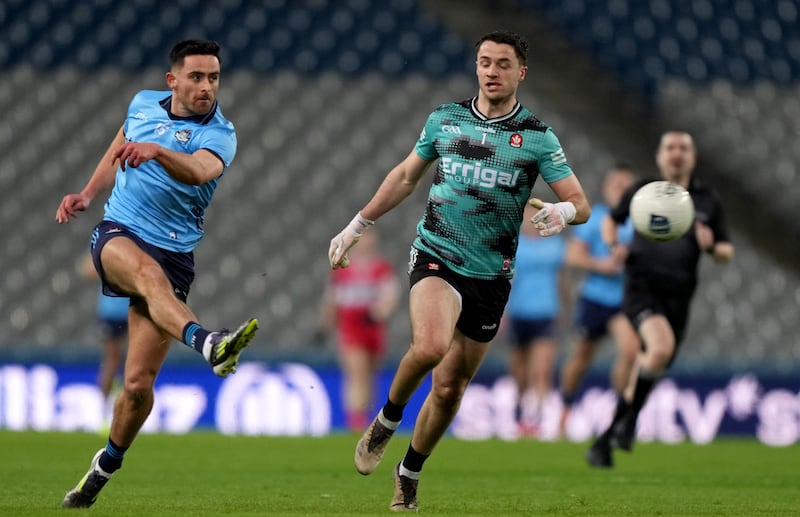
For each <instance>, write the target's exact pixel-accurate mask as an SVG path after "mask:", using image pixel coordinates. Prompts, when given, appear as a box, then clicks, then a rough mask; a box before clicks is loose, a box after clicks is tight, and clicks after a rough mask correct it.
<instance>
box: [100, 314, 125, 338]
mask: <svg viewBox="0 0 800 517" xmlns="http://www.w3.org/2000/svg"><path fill="white" fill-rule="evenodd" d="M97 322H98V324H99V326H100V331H101V332H102V333H103V338H104V339H117V338H121V337H122V336H124V335H125V334H126V333H127V332H128V320H127V319H124V320H110V319H107V318H100V319H99V320H98V321H97Z"/></svg>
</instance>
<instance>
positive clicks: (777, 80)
mask: <svg viewBox="0 0 800 517" xmlns="http://www.w3.org/2000/svg"><path fill="white" fill-rule="evenodd" d="M519 1H520V2H521V1H522V0H519ZM200 4H201V2H200V1H199V0H180V1H177V2H173V3H169V4H168V5H162V4H161V3H159V2H156V1H154V0H136V1H132V2H111V1H108V0H91V1H86V2H78V1H69V0H49V1H44V0H7V1H6V2H5V3H4V4H3V5H2V6H0V33H3V34H6V35H7V37H6V38H4V39H2V40H0V68H2V70H3V73H4V80H3V81H0V110H1V111H2V112H3V113H4V114H5V118H6V121H7V123H6V124H3V125H1V126H0V145H2V147H3V148H4V149H7V150H8V152H7V153H4V156H3V157H2V158H0V188H2V190H3V192H6V193H9V192H13V195H7V196H5V198H4V202H3V204H2V206H0V215H2V216H3V221H4V222H5V223H6V224H5V225H4V227H3V229H2V230H0V232H2V240H3V242H4V245H3V247H2V248H0V263H1V264H2V265H3V269H4V275H3V280H2V284H0V285H2V293H3V295H2V298H0V317H1V318H2V322H3V323H2V328H3V329H4V333H3V337H2V338H0V352H6V353H10V352H11V351H13V350H14V349H17V348H20V347H30V348H41V349H47V348H48V347H52V346H54V345H58V346H59V347H60V348H61V349H62V350H65V349H66V350H71V349H76V350H87V349H89V350H90V349H92V347H94V346H96V345H95V341H96V339H97V334H96V330H95V328H94V326H93V325H92V317H93V307H94V301H95V296H96V290H95V285H94V284H92V283H91V282H87V281H85V280H83V279H81V278H80V276H79V274H78V273H77V264H78V263H79V261H80V260H81V259H82V254H83V253H85V251H86V249H87V245H88V237H89V232H90V229H91V227H92V226H93V225H94V223H95V222H96V221H97V220H98V219H99V217H100V215H101V212H102V210H101V206H100V203H99V201H98V204H97V205H96V206H93V207H91V209H90V210H89V212H88V213H87V214H84V215H83V216H82V217H81V218H79V219H78V220H77V221H74V222H73V223H71V224H70V225H67V226H62V227H59V226H58V225H56V224H55V223H54V222H53V215H54V213H55V209H56V207H57V205H58V202H59V200H60V199H61V196H62V195H63V194H65V193H67V192H70V191H74V190H75V189H78V188H80V187H81V186H82V185H83V184H84V182H85V181H86V179H87V178H88V176H89V174H91V171H92V170H93V168H94V166H95V164H96V162H97V160H98V159H99V157H100V156H101V154H102V152H103V150H104V149H105V147H106V146H107V145H108V142H109V141H110V139H111V137H112V136H113V134H114V132H115V131H116V129H117V128H118V126H119V124H120V123H121V122H122V118H123V116H124V110H125V107H126V103H127V102H128V100H129V99H130V97H131V95H132V94H133V93H134V92H135V91H136V90H138V89H141V88H162V87H163V71H164V69H165V66H166V65H165V56H164V53H165V48H166V47H168V46H169V45H170V44H171V43H172V42H173V41H175V40H177V39H180V38H183V37H193V36H197V35H198V34H202V35H203V36H205V37H212V38H216V39H218V40H220V41H221V42H223V45H224V48H225V53H224V55H223V67H224V75H223V81H222V90H221V93H220V103H221V105H222V107H223V111H224V113H225V114H226V116H228V117H229V118H230V119H232V120H234V121H235V123H236V127H237V134H238V138H239V152H238V154H237V157H236V159H235V161H234V164H233V166H232V167H231V168H230V170H229V171H228V172H227V174H226V177H225V178H224V180H223V181H222V183H221V184H220V188H219V190H218V192H217V194H216V197H215V200H214V203H212V205H211V208H210V210H209V213H208V217H207V224H206V232H207V237H206V239H205V240H204V242H203V244H202V245H201V246H200V247H199V248H198V251H197V254H196V261H197V267H198V272H199V275H198V278H197V280H196V283H195V285H194V286H193V290H192V293H191V296H190V304H191V305H192V307H193V308H194V309H195V310H196V312H197V313H198V315H199V316H200V318H201V321H203V322H204V324H206V325H208V326H210V327H220V326H233V325H237V324H238V323H239V321H240V320H243V319H244V318H246V317H250V316H257V317H259V318H260V319H261V321H262V324H263V325H262V326H263V330H262V331H261V332H260V334H259V336H258V338H257V343H256V345H255V346H254V349H255V352H254V353H256V354H257V353H258V352H259V351H261V352H264V353H310V354H314V353H318V351H316V350H315V349H313V348H310V345H309V342H310V336H311V334H312V333H313V331H314V330H315V327H316V324H317V319H318V308H319V299H320V296H321V292H322V289H324V285H325V280H326V278H327V274H328V265H327V259H326V251H327V247H328V241H329V239H330V238H331V236H332V235H334V234H335V233H336V232H337V231H338V230H339V229H340V227H341V226H343V225H344V224H345V223H346V222H347V221H348V220H349V219H350V217H352V214H353V213H354V212H355V211H356V210H357V209H359V208H360V207H361V206H362V205H363V203H364V202H365V201H366V200H367V198H368V196H369V195H371V193H372V192H373V191H374V190H375V188H376V187H377V186H378V184H379V183H380V181H381V180H382V178H383V176H384V174H385V173H386V172H387V171H388V170H389V168H390V167H391V166H392V165H394V163H396V162H397V161H398V160H399V159H401V158H402V157H403V156H405V154H406V153H408V151H409V150H410V149H411V148H412V146H413V145H414V141H415V140H416V135H417V133H418V131H419V129H420V128H421V126H422V124H423V122H424V119H425V116H426V115H427V114H428V113H429V112H430V111H431V110H432V109H433V108H434V107H435V106H436V105H437V104H439V103H441V102H445V101H450V100H457V99H461V98H464V97H467V96H469V95H471V94H472V93H473V92H474V90H475V84H474V75H473V70H472V67H473V64H472V62H473V57H472V52H471V48H470V45H469V43H468V42H466V41H465V40H463V39H462V38H461V37H459V36H457V35H456V34H455V33H454V32H451V31H450V30H448V28H447V27H445V26H444V25H442V22H441V21H440V20H437V19H435V18H433V17H432V16H431V15H430V14H428V13H427V12H426V11H425V10H424V9H422V8H421V7H420V5H419V4H418V2H416V1H414V0H392V1H387V2H378V1H377V0H375V1H370V0H351V1H349V2H344V3H340V2H333V1H325V0H318V1H309V2H303V3H302V4H301V5H298V4H296V3H293V2H288V1H282V0H264V1H262V2H246V1H242V0H224V1H221V2H217V3H215V4H214V6H213V7H205V8H203V9H200V8H199V6H200ZM524 4H525V5H526V6H528V7H529V8H530V9H542V10H543V12H545V13H546V15H547V16H549V17H552V19H553V21H554V23H557V24H559V25H560V26H562V27H565V28H566V29H568V30H570V31H574V34H575V38H576V39H575V41H578V42H580V43H582V44H584V45H586V47H587V48H588V49H590V50H591V51H592V52H593V54H594V55H595V57H596V58H597V59H598V60H599V61H600V62H601V63H605V64H606V65H609V66H613V67H614V68H615V69H617V70H618V71H620V73H622V74H623V76H624V77H625V79H624V81H623V82H625V83H626V84H628V85H629V86H631V87H632V88H636V89H637V90H638V91H639V92H641V93H643V94H644V95H654V96H655V95H656V92H657V91H658V93H657V95H658V97H657V98H658V99H663V100H659V101H658V102H664V103H665V105H667V106H670V107H671V108H675V109H674V110H672V116H674V117H676V119H682V120H687V121H690V122H691V125H692V127H696V128H697V129H698V131H700V135H698V136H700V139H702V141H703V142H704V145H705V146H706V147H707V149H709V150H711V151H713V153H714V158H715V159H718V160H720V162H723V163H727V162H730V163H729V166H730V167H731V168H736V167H735V165H736V163H737V157H738V156H740V154H741V153H747V154H748V155H749V157H750V158H752V159H754V160H764V159H766V158H767V157H769V156H771V155H774V154H775V153H777V152H778V151H780V152H781V158H780V159H779V160H778V161H777V162H775V166H774V167H772V168H771V171H770V172H773V173H775V174H776V175H777V181H779V182H780V185H782V186H783V187H784V192H786V194H787V195H786V199H785V200H782V201H781V200H776V203H779V204H780V207H781V209H782V210H786V213H790V212H788V209H789V207H794V206H796V205H797V201H798V200H800V199H796V198H794V197H792V196H796V195H799V194H798V193H797V192H793V191H792V189H790V186H791V185H793V182H794V181H795V179H796V177H797V174H798V172H797V171H798V166H800V165H799V164H800V154H799V153H798V152H797V151H796V150H795V146H793V145H787V144H788V142H789V139H790V138H791V137H796V136H797V126H796V120H797V117H798V115H800V103H798V102H797V86H796V85H797V82H796V79H797V74H798V73H800V70H798V68H797V66H796V65H797V63H798V59H797V52H799V51H800V45H798V44H797V39H796V29H795V28H794V25H792V23H791V22H792V21H793V20H794V22H795V24H796V21H797V20H796V10H795V11H794V12H795V14H794V15H793V14H792V10H791V7H792V5H793V4H791V3H789V2H777V3H775V6H774V8H772V10H771V11H769V13H772V14H770V17H769V20H772V22H764V21H762V22H761V23H760V24H758V23H756V21H754V18H753V17H752V16H751V17H750V18H748V17H747V12H748V11H747V8H745V7H737V9H736V10H734V11H733V12H728V13H725V14H724V15H720V16H717V14H719V13H718V11H719V9H720V7H719V4H720V2H714V1H711V0H709V1H707V2H695V3H694V4H693V5H695V6H696V7H695V10H696V11H697V10H699V12H695V13H693V14H692V15H691V16H690V15H689V13H684V14H681V16H679V17H677V18H674V17H673V15H676V13H680V11H679V10H677V9H675V8H670V7H669V6H670V5H671V3H669V2H665V1H656V0H654V1H652V2H648V3H641V4H640V3H638V2H635V1H633V0H628V1H626V0H609V1H608V2H588V1H587V2H581V1H577V0H566V1H564V2H555V1H553V2H546V1H543V0H542V1H539V0H536V1H534V0H526V1H525V2H524ZM740 4H741V5H746V4H750V2H746V1H742V2H738V3H737V6H739V5H740ZM556 5H560V6H563V7H562V8H557V7H556ZM770 5H771V4H770ZM376 6H381V8H380V9H378V8H376ZM697 6H699V7H697ZM762 7H763V6H761V5H760V4H759V9H762ZM648 9H649V11H648ZM708 9H711V12H712V14H713V16H712V15H708V16H707V15H706V14H704V13H706V11H707V10H708ZM759 12H763V11H759ZM587 20H588V21H587ZM725 20H728V21H727V22H726V21H725ZM589 21H590V22H591V23H589ZM586 23H589V26H588V27H589V29H588V32H587V30H586V27H585V26H584V25H585V24H586ZM734 26H735V27H736V30H738V31H739V32H738V33H737V34H739V35H740V39H741V38H742V37H744V36H743V35H750V34H751V33H753V31H755V30H760V31H761V34H760V36H761V37H760V38H758V39H757V41H760V42H761V43H760V45H761V47H759V45H757V44H753V45H752V49H751V50H750V51H748V52H750V53H746V54H736V53H734V54H733V56H732V57H729V56H730V54H729V51H730V47H731V45H733V43H731V41H730V40H731V37H730V34H732V32H731V31H733V28H732V27H734ZM90 27H91V28H92V30H89V28H90ZM759 27H760V28H759ZM715 28H716V29H715ZM712 29H713V30H712ZM778 33H780V34H781V35H782V37H783V38H784V39H782V40H781V42H782V43H775V42H773V41H772V39H771V38H774V37H775V35H776V34H778ZM753 37H754V38H755V36H753ZM714 38H716V40H715V41H717V43H714V42H713V41H711V40H710V39H714ZM726 38H727V39H726ZM707 39H709V41H706V40H707ZM648 41H649V42H650V43H651V44H649V45H648V44H643V42H645V43H647V42H648ZM757 47H759V48H761V49H762V51H763V53H764V54H765V55H767V56H770V59H772V61H771V63H773V65H772V66H770V67H764V66H755V65H753V63H755V62H756V61H757V60H755V58H753V56H752V55H751V54H752V53H757V50H753V49H757ZM704 49H705V50H704ZM781 50H782V51H783V53H782V54H781V53H780V51H781ZM687 52H688V53H689V54H685V53H687ZM717 54H719V55H720V56H725V57H720V58H719V59H717V60H715V59H713V58H714V56H716V55H717ZM612 57H613V58H614V59H613V60H612V59H611V58H612ZM692 59H694V60H696V61H697V63H695V65H696V66H695V65H692V67H688V63H689V62H690V61H691V62H692V63H694V61H692ZM740 62H743V63H745V65H743V66H742V67H741V70H745V69H746V71H747V73H746V74H745V75H742V74H740V73H739V72H737V71H738V70H740V68H739V67H737V66H734V65H735V64H736V63H740ZM642 63H644V66H641V65H642ZM681 63H682V64H683V65H681ZM700 63H702V66H700ZM781 63H783V65H782V64H781ZM684 65H685V66H684ZM681 66H684V67H683V68H681ZM699 70H705V72H704V73H702V74H701V73H700V72H699ZM757 74H758V75H757ZM787 74H788V75H787ZM667 76H669V77H672V76H675V79H674V80H673V81H670V82H666V83H665V82H663V81H662V79H664V78H665V77H667ZM712 79H713V80H712ZM755 79H759V82H757V83H753V84H754V86H752V85H751V83H750V82H748V81H751V80H755ZM767 79H768V80H769V81H770V82H766V81H767ZM784 79H785V80H784ZM792 81H793V82H792ZM698 92H701V93H702V94H701V95H698ZM753 92H755V94H754V95H755V97H754V96H753ZM792 94H793V97H792ZM520 95H521V98H522V100H523V102H524V103H525V104H526V105H528V106H531V107H534V108H535V107H536V106H540V105H544V104H549V103H547V102H545V101H546V99H542V98H540V97H538V96H537V94H536V92H535V91H533V90H525V91H522V92H521V94H520ZM754 98H755V99H756V100H753V99H754ZM656 105H658V103H656ZM550 108H551V112H549V113H548V117H547V118H546V122H548V123H549V124H551V125H553V126H554V127H558V131H559V135H561V137H562V143H563V144H564V147H565V149H567V152H568V156H569V158H570V162H571V163H572V165H573V167H574V168H575V170H578V171H586V174H585V175H584V176H582V180H583V181H584V183H585V184H586V186H587V189H588V190H589V191H590V192H591V193H596V192H597V190H598V187H599V176H600V173H601V172H602V171H603V170H605V169H606V168H608V167H610V166H611V165H612V164H613V163H614V162H615V161H616V157H615V156H612V155H611V154H610V153H609V151H608V150H607V149H604V148H602V147H598V146H597V145H596V142H595V141H594V140H593V139H592V137H591V133H589V132H588V131H587V130H586V129H585V128H584V126H583V123H582V121H581V120H580V119H578V118H575V117H572V116H569V115H567V114H566V113H567V112H559V111H558V109H555V108H553V106H552V105H551V106H550ZM678 108H679V109H678ZM751 124H752V125H760V126H761V127H762V132H763V137H764V139H763V140H756V139H754V138H752V135H750V134H749V133H748V132H747V127H749V126H750V125H751ZM631 131H636V128H631ZM732 141H733V142H739V145H737V146H735V147H736V149H735V151H736V152H731V142H732ZM742 141H744V144H741V142H742ZM787 149H788V150H790V151H786V150H787ZM732 178H735V179H734V180H735V181H741V182H743V183H742V186H743V188H753V189H760V188H762V185H763V183H764V180H763V178H762V177H755V176H753V175H746V174H741V175H737V176H734V177H732ZM537 188H541V187H537ZM424 197H425V196H424V194H423V193H422V192H418V193H417V194H416V195H415V196H414V197H412V198H410V199H409V200H408V201H407V203H405V204H403V205H401V207H399V208H398V209H397V210H396V211H394V212H392V213H391V214H389V215H387V216H386V217H385V218H384V219H382V220H381V222H380V225H379V226H378V228H379V230H380V231H381V233H382V235H383V237H384V239H383V240H384V244H385V246H384V247H385V249H386V251H387V252H388V253H389V254H390V255H391V257H392V258H393V260H395V262H396V265H397V269H398V272H400V273H401V274H402V272H403V271H404V260H405V257H406V256H407V248H408V245H409V243H410V241H411V240H412V238H413V235H414V224H415V223H416V221H417V220H418V218H419V217H420V215H421V214H422V211H423V209H424V202H425V199H424ZM729 209H733V207H729ZM734 239H735V242H736V244H737V248H738V252H739V255H738V257H737V260H736V262H735V263H734V264H732V265H731V266H729V267H727V268H717V267H712V266H711V265H710V264H707V263H704V264H703V273H704V275H705V276H704V284H703V285H704V288H703V289H702V290H701V291H700V293H699V295H698V297H697V300H696V303H695V307H694V318H693V323H692V325H691V332H690V335H689V337H688V338H687V342H689V343H691V345H688V346H686V347H685V353H682V357H681V360H682V361H684V362H685V363H686V364H690V363H698V364H706V363H709V362H714V363H717V364H723V365H725V364H727V365H730V366H733V367H735V366H737V365H741V364H752V363H753V362H769V364H770V365H780V364H783V365H786V364H787V363H788V364H791V362H792V361H795V362H796V361H797V360H798V359H799V358H800V357H799V356H800V351H798V350H796V349H795V348H796V347H790V346H785V345H786V344H787V343H792V342H794V341H793V340H796V334H797V330H798V329H797V322H796V319H795V318H794V314H793V311H792V310H791V308H793V307H794V308H796V307H797V305H798V303H800V288H798V282H797V272H796V271H792V270H787V269H786V268H785V267H781V266H780V265H779V264H778V263H777V262H776V261H775V260H773V259H772V258H770V257H769V256H767V255H764V254H763V253H760V252H759V250H758V249H757V248H756V247H755V246H754V245H753V244H752V241H751V239H750V237H748V236H747V235H744V234H742V233H741V231H740V230H739V229H734ZM753 271H758V272H759V274H758V275H753V274H752V272H753ZM742 293H748V294H747V295H746V296H742ZM775 307H778V309H775ZM405 314H406V313H405V310H403V311H401V312H400V314H399V315H398V317H397V318H395V319H394V320H393V321H392V328H391V333H392V334H391V335H392V343H393V345H392V346H393V347H394V350H395V351H399V350H402V349H403V348H404V347H405V346H406V344H407V340H408V323H407V319H406V317H405ZM608 348H609V347H606V351H605V352H604V353H606V354H609V353H611V352H610V350H609V349H608ZM267 351H268V352H267ZM773 360H774V361H773Z"/></svg>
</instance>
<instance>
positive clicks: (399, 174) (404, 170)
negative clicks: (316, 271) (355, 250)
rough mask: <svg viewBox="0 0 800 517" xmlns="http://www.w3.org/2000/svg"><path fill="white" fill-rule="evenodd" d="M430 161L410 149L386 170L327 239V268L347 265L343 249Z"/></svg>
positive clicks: (407, 189)
mask: <svg viewBox="0 0 800 517" xmlns="http://www.w3.org/2000/svg"><path fill="white" fill-rule="evenodd" d="M430 164H431V162H430V161H426V160H423V159H422V158H420V156H419V155H418V154H417V152H416V150H412V151H411V153H410V154H409V155H408V156H407V157H406V158H405V159H404V160H403V161H402V162H400V163H398V164H397V165H396V166H395V167H394V168H393V169H392V170H391V171H389V174H387V175H386V178H384V180H383V183H381V185H380V187H378V190H377V191H376V192H375V195H373V196H372V199H370V201H369V202H368V203H367V204H366V206H365V207H364V208H362V209H361V211H359V212H358V214H356V216H355V217H354V218H353V220H352V221H350V223H349V224H348V225H347V226H345V228H344V229H343V230H342V231H341V232H339V233H338V234H337V235H336V236H335V237H334V238H333V239H331V243H330V246H329V248H328V260H329V262H330V264H331V268H333V269H336V268H340V267H347V266H348V265H349V264H350V260H349V259H348V257H347V251H348V250H349V249H350V248H352V247H353V246H355V244H356V243H357V242H358V239H360V238H361V234H362V233H363V232H364V231H366V230H367V228H369V227H370V226H372V224H374V223H375V220H376V219H378V218H379V217H381V216H382V215H383V214H385V213H386V212H388V211H389V210H391V209H392V208H394V207H396V206H397V205H399V204H400V203H401V202H402V201H403V200H404V199H405V198H407V197H408V196H409V195H411V193H412V192H414V190H415V189H416V188H417V185H418V184H419V182H420V180H421V179H422V177H423V176H424V175H425V171H427V170H428V166H430Z"/></svg>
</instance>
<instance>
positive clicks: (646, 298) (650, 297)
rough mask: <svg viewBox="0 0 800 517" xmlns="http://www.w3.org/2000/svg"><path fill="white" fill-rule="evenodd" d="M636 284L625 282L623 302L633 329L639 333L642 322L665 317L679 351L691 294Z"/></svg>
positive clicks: (643, 344) (687, 317)
mask: <svg viewBox="0 0 800 517" xmlns="http://www.w3.org/2000/svg"><path fill="white" fill-rule="evenodd" d="M634 283H635V282H628V281H626V282H625V297H624V300H623V302H622V309H623V312H624V313H625V315H626V316H627V317H628V319H629V320H630V321H631V323H632V324H633V328H635V329H636V330H637V331H638V330H639V326H640V325H641V324H642V322H643V321H644V320H645V319H646V318H647V317H649V316H652V315H653V314H660V315H662V316H664V317H665V318H667V321H668V322H669V326H670V327H672V333H673V334H675V349H676V351H677V347H678V345H679V344H680V343H681V341H683V338H684V336H685V334H686V324H687V322H688V320H689V306H690V304H691V300H692V296H691V294H689V295H685V294H675V293H665V292H662V291H658V292H656V291H653V290H651V289H649V288H648V287H647V286H646V285H632V284H634ZM644 346H645V343H642V347H644ZM673 357H674V354H673Z"/></svg>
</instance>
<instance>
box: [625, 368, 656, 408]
mask: <svg viewBox="0 0 800 517" xmlns="http://www.w3.org/2000/svg"><path fill="white" fill-rule="evenodd" d="M660 378H661V374H658V373H654V372H651V371H649V370H645V369H644V368H641V369H640V370H639V375H637V377H636V387H635V388H634V390H633V400H632V401H631V409H632V410H633V414H634V415H638V414H639V411H641V410H642V407H644V403H645V402H647V397H648V396H649V395H650V392H651V391H653V386H655V384H656V382H657V381H658V379H660Z"/></svg>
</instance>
